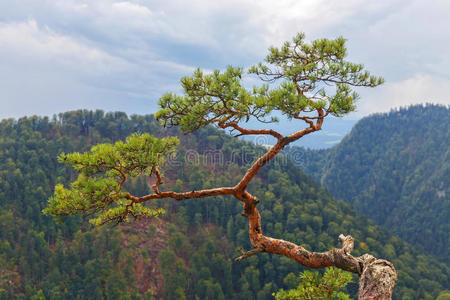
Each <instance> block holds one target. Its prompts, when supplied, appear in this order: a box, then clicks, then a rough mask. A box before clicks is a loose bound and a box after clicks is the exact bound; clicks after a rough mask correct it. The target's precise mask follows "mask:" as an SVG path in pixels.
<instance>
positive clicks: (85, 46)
mask: <svg viewBox="0 0 450 300" xmlns="http://www.w3.org/2000/svg"><path fill="white" fill-rule="evenodd" d="M449 15H450V1H448V0H442V1H438V0H433V1H430V0H428V1H426V0H423V1H414V0H405V1H399V0H397V1H396V0H377V1H363V0H345V1H330V0H329V1H320V0H295V1H281V0H278V1H266V0H258V1H243V0H240V1H236V0H227V1H211V0H208V1H207V0H195V1H183V0H176V1H170V0H168V1H145V0H141V1H112V0H87V1H84V0H59V1H56V0H47V1H46V0H29V1H26V0H17V1H10V0H0V105H1V110H0V118H6V117H16V118H17V117H21V116H24V115H31V114H38V115H51V114H53V113H57V112H62V111H66V110H72V109H79V108H88V109H96V108H100V109H103V110H105V111H117V110H121V111H126V112H127V113H139V114H145V113H152V112H155V110H156V103H157V100H158V98H159V97H160V96H161V95H162V94H163V93H165V92H169V91H171V92H178V91H180V87H179V79H180V78H181V77H182V76H184V75H189V74H190V73H191V72H192V71H193V70H194V69H195V68H196V67H201V68H205V69H208V70H211V69H223V68H225V67H226V66H227V65H230V64H231V65H234V66H242V67H249V66H251V65H253V64H255V63H257V62H259V61H262V60H263V58H264V56H265V54H266V50H267V48H268V47H269V46H271V45H274V46H279V45H280V44H281V43H282V42H283V41H285V40H288V39H291V37H292V36H294V35H295V34H296V33H297V32H300V31H302V32H305V34H306V38H307V40H312V39H316V38H321V37H327V38H336V37H338V36H343V37H344V38H346V39H347V40H348V42H347V46H348V53H349V56H348V59H349V60H351V61H353V62H358V63H363V64H364V65H365V66H366V67H367V69H369V70H370V71H371V72H372V73H373V74H375V75H381V76H383V77H384V78H385V79H386V83H385V84H384V85H383V86H381V87H379V88H377V89H369V90H358V92H360V94H361V96H362V97H361V100H360V103H359V106H358V112H357V113H354V114H352V115H351V116H350V118H353V119H357V118H359V117H361V116H364V115H367V114H370V113H373V112H381V111H388V110H389V109H390V108H392V107H398V106H405V105H408V104H412V103H424V102H432V103H442V104H447V105H449V104H450V97H449V96H448V93H449V92H448V90H449V89H450V51H449V48H450V34H449V30H450V18H449Z"/></svg>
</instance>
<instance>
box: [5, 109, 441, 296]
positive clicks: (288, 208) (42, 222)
mask: <svg viewBox="0 0 450 300" xmlns="http://www.w3.org/2000/svg"><path fill="white" fill-rule="evenodd" d="M136 131H140V132H150V133H151V134H153V135H155V136H158V137H161V136H167V135H178V136H179V138H180V140H181V143H180V144H181V145H183V146H182V148H181V149H180V150H179V152H178V154H177V157H176V158H174V159H173V160H172V161H170V162H169V163H168V164H167V166H166V168H165V170H164V173H165V177H166V178H167V179H168V180H166V182H165V185H168V186H171V187H172V188H174V189H181V188H183V189H188V188H189V189H200V188H208V187H211V186H214V185H217V184H220V185H225V186H226V185H231V184H232V183H234V182H235V180H236V178H238V177H239V176H241V175H242V174H243V172H244V171H245V170H246V169H247V167H246V165H247V164H248V163H250V162H251V161H252V159H253V158H254V157H256V156H257V155H256V154H259V153H260V151H264V149H262V148H257V147H255V146H254V145H252V144H250V143H245V142H240V141H238V140H236V139H233V138H231V137H229V136H227V135H226V134H224V133H223V132H220V131H218V130H216V129H214V128H212V127H207V128H204V129H201V130H198V131H197V132H196V133H195V134H190V135H181V134H179V133H178V131H177V130H176V129H170V130H164V129H162V128H161V127H159V126H158V125H157V123H156V122H155V121H154V119H153V117H152V116H132V117H131V118H128V117H127V116H126V115H125V114H124V113H108V114H104V113H103V112H101V111H96V112H91V111H74V112H68V113H63V114H60V115H58V116H57V117H55V118H53V119H52V120H49V119H48V118H40V117H30V118H22V119H19V120H12V119H10V120H3V121H2V122H1V123H0V170H1V171H0V224H1V225H2V226H1V227H0V274H1V276H0V299H14V298H17V299H41V298H42V297H45V299H76V298H77V297H79V298H80V299H99V298H107V299H121V298H123V299H141V297H143V296H144V297H145V298H147V299H149V298H150V297H151V295H152V294H153V297H154V298H157V299H183V298H186V299H195V298H196V297H198V298H199V299H273V296H272V293H273V292H276V291H278V290H279V289H280V288H284V289H287V288H293V287H296V286H297V283H298V282H297V281H296V278H297V276H295V275H297V274H298V273H299V272H300V271H302V270H303V268H302V267H301V266H300V265H299V264H297V263H295V262H293V261H290V260H288V259H286V258H283V257H280V256H276V255H268V254H260V255H255V256H253V257H251V258H249V259H247V260H244V261H242V262H239V263H236V262H234V261H233V257H235V256H236V255H237V254H238V253H237V252H236V248H237V247H244V249H250V245H249V239H248V229H247V222H246V220H245V219H244V218H243V217H241V216H240V212H241V210H242V206H241V204H240V203H239V202H238V201H232V200H231V199H230V198H227V197H217V198H215V199H195V200H189V201H184V202H180V203H179V202H175V201H161V202H159V203H158V206H162V207H164V208H165V210H166V211H167V215H166V216H165V217H163V218H162V219H160V220H153V221H141V222H138V223H131V224H129V225H122V226H119V227H103V228H99V229H95V230H93V229H92V227H91V226H90V225H89V224H88V223H87V222H86V221H85V220H83V219H82V218H80V217H69V218H64V219H62V220H60V221H63V223H61V224H57V223H55V220H54V219H52V218H50V217H47V216H44V215H42V214H41V210H42V209H43V208H44V207H45V205H46V201H47V198H48V196H49V195H50V194H51V192H52V190H53V187H54V185H55V184H56V183H64V184H67V182H69V181H70V180H73V179H74V178H73V177H74V174H73V173H72V172H71V170H69V169H67V168H66V167H64V166H63V165H61V164H59V163H58V162H57V160H56V157H57V155H58V154H59V153H61V152H66V153H67V152H73V151H85V150H87V149H88V148H89V147H90V146H91V145H93V144H97V143H100V142H112V141H117V140H120V139H124V138H125V137H126V136H128V135H129V134H131V133H133V132H136ZM130 189H132V190H133V191H134V192H135V193H136V194H144V193H147V192H148V187H147V183H146V181H145V179H144V178H139V179H137V180H135V181H133V182H132V183H130ZM250 189H251V191H252V192H253V193H254V194H255V195H256V196H257V197H258V198H260V199H261V200H262V203H261V215H262V218H263V219H264V222H263V225H264V228H263V230H265V232H268V233H270V234H271V235H273V236H276V237H280V238H283V239H287V240H291V241H293V242H296V243H299V244H302V245H303V246H304V247H305V248H308V249H313V250H317V251H323V250H328V249H330V248H332V247H333V246H337V241H336V237H337V236H338V235H339V234H340V233H344V234H351V235H352V236H353V237H354V238H355V240H356V245H355V250H354V255H361V254H363V253H366V252H369V253H371V254H373V255H375V256H377V257H380V258H386V259H388V260H390V261H391V262H393V263H394V265H395V266H396V268H397V270H398V273H399V282H398V285H397V286H396V289H395V294H394V298H395V299H418V298H420V299H434V298H435V297H436V296H437V295H438V294H439V293H440V291H442V290H443V289H444V288H445V287H447V286H449V269H448V267H447V266H446V265H445V264H442V263H439V262H438V261H437V260H436V259H434V258H432V257H431V256H430V255H428V254H427V253H425V252H420V251H419V250H417V249H416V248H415V247H412V246H411V245H410V244H407V243H405V242H404V241H402V240H401V239H399V238H397V237H395V236H393V235H392V234H390V233H388V232H387V231H385V230H382V229H380V228H379V227H378V226H376V225H375V224H374V223H373V222H371V221H369V220H368V219H367V218H365V217H361V216H358V214H357V213H356V212H355V210H354V209H353V208H352V207H351V206H350V205H349V204H346V203H344V202H343V201H336V200H334V199H333V198H332V197H331V196H330V195H329V194H328V193H327V192H326V191H325V190H324V189H323V188H321V186H320V185H319V184H317V183H316V182H315V181H314V180H313V179H312V178H310V177H308V176H306V175H305V174H304V173H302V172H301V171H300V170H299V169H298V168H297V167H295V166H294V165H293V164H292V163H291V162H290V161H289V160H286V159H285V158H283V157H281V158H280V159H277V160H275V161H274V162H273V163H272V164H270V165H269V166H267V167H266V168H263V169H262V170H261V172H260V174H259V176H258V178H257V179H256V180H255V181H254V182H253V183H252V185H251V186H250ZM212 202H214V205H212V204H211V203H212ZM56 221H57V220H56ZM348 291H349V292H350V293H351V294H352V295H355V294H356V286H355V285H354V284H353V285H351V286H349V288H348Z"/></svg>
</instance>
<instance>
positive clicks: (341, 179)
mask: <svg viewBox="0 0 450 300" xmlns="http://www.w3.org/2000/svg"><path fill="white" fill-rule="evenodd" d="M449 126H450V111H449V108H448V107H445V106H437V105H425V106H422V105H417V106H411V107H408V108H402V109H398V110H394V111H391V112H390V113H384V114H375V115H372V116H369V117H366V118H364V119H362V120H361V121H359V122H358V123H357V124H356V125H355V127H354V129H353V130H352V131H351V133H350V134H349V135H348V136H347V137H346V138H344V139H343V140H342V142H341V143H340V144H338V145H337V146H335V147H334V148H332V149H330V150H321V151H313V150H304V149H299V148H295V147H293V148H291V149H290V151H301V153H303V155H304V157H305V159H303V160H301V161H300V163H301V168H302V169H303V170H305V172H307V173H309V174H311V175H313V176H314V177H316V178H317V179H318V180H320V182H321V183H322V184H323V185H324V186H325V187H326V188H328V189H329V190H330V192H331V193H332V194H333V195H334V196H336V197H337V198H339V199H343V200H345V201H347V202H349V203H351V204H352V205H353V206H354V207H355V208H356V209H357V210H358V212H360V213H362V214H364V215H367V216H369V217H370V218H372V219H374V220H375V221H376V222H377V224H379V225H382V226H384V227H385V228H387V229H389V230H391V231H392V232H393V233H394V234H397V235H398V236H400V237H401V238H403V239H405V240H407V241H409V242H410V243H411V244H413V245H414V246H415V247H418V248H420V249H423V251H425V252H427V253H431V254H434V255H436V256H438V257H439V258H440V259H441V260H443V261H444V262H446V263H449V262H450V261H449V259H450V253H449V249H450V222H449V220H450V200H449V199H450V198H449V195H450V181H449V179H450V156H449V155H450V150H449V149H450V128H449ZM290 154H292V152H291V153H290ZM297 154H298V153H297Z"/></svg>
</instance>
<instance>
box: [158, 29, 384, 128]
mask: <svg viewBox="0 0 450 300" xmlns="http://www.w3.org/2000/svg"><path fill="white" fill-rule="evenodd" d="M346 54H347V50H346V47H345V39H343V38H342V37H339V38H337V39H334V40H329V39H318V40H314V41H312V42H311V43H308V42H306V41H305V36H304V34H302V33H300V34H298V35H297V36H295V37H294V38H293V40H292V42H286V43H285V44H284V45H283V46H282V47H280V48H275V47H271V48H270V49H269V54H268V55H267V57H266V58H265V62H264V63H259V64H258V65H256V66H253V67H251V68H250V69H249V70H248V73H250V74H255V75H257V76H258V77H259V78H260V79H262V80H263V81H264V82H270V83H274V82H277V83H278V84H272V85H269V84H263V85H261V86H254V87H253V88H252V89H246V88H245V87H244V86H243V83H242V78H243V76H244V75H246V72H245V71H244V70H243V69H242V68H235V67H232V66H229V67H228V68H227V69H226V70H225V71H224V72H220V71H219V70H215V71H213V72H212V73H211V74H205V73H204V72H203V71H201V70H200V69H197V70H196V71H195V72H194V74H193V75H192V76H187V77H184V78H182V79H181V85H182V87H183V90H184V94H185V95H184V96H178V95H175V94H172V93H168V94H165V95H164V96H163V97H161V99H160V100H159V106H160V107H161V109H160V110H159V111H158V112H157V113H156V115H155V117H156V118H157V119H158V120H160V121H161V123H162V124H163V125H165V126H166V125H167V126H180V128H181V130H183V131H187V132H192V131H195V130H197V129H198V128H201V127H204V126H206V125H208V124H217V125H219V126H220V124H221V123H236V124H237V123H239V122H241V121H242V122H248V121H249V119H250V118H255V119H257V120H258V121H265V122H275V121H276V119H274V118H271V117H270V113H271V112H272V111H275V110H277V111H280V112H281V113H282V114H283V115H285V116H287V117H288V118H296V117H299V116H303V114H304V113H308V112H314V111H317V110H324V111H326V112H327V113H330V114H331V115H335V116H342V115H345V114H347V113H349V112H351V111H353V110H354V109H355V101H356V100H357V99H358V97H359V96H358V94H357V93H356V92H355V91H354V90H353V87H355V86H365V87H375V86H377V85H380V84H382V83H383V79H382V78H381V77H375V76H372V75H370V73H369V72H368V71H366V70H364V66H363V65H361V64H354V63H351V62H348V61H346V60H345V56H346Z"/></svg>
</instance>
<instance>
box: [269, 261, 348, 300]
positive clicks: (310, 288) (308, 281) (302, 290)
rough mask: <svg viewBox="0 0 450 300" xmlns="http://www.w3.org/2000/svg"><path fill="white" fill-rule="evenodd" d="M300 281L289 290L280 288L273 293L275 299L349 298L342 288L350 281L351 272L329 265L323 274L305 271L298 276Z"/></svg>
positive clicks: (327, 299) (329, 299)
mask: <svg viewBox="0 0 450 300" xmlns="http://www.w3.org/2000/svg"><path fill="white" fill-rule="evenodd" d="M299 280H300V281H301V283H300V284H299V285H298V286H297V287H296V288H295V289H291V290H287V291H285V290H283V289H281V290H280V291H279V292H277V293H276V294H274V296H275V299H276V300H332V299H333V300H349V299H350V297H349V295H348V294H345V293H344V292H343V291H342V290H343V289H344V288H345V286H346V285H347V284H348V283H350V282H351V281H352V274H350V273H349V272H345V271H342V270H339V269H337V268H334V267H331V268H327V270H326V271H325V273H324V274H323V276H322V275H321V274H320V273H319V272H317V271H316V272H311V271H305V272H303V273H302V274H300V276H299Z"/></svg>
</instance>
